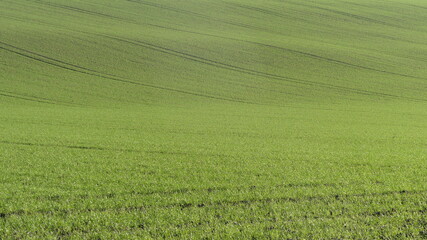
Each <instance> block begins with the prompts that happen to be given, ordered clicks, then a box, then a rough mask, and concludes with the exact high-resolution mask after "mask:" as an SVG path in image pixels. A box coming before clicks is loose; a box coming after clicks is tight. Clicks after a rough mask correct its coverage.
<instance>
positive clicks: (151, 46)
mask: <svg viewBox="0 0 427 240" xmlns="http://www.w3.org/2000/svg"><path fill="white" fill-rule="evenodd" d="M102 36H104V37H108V38H111V39H115V40H118V41H122V42H127V43H129V44H133V45H139V46H142V47H145V48H148V49H151V50H154V51H158V52H162V53H165V54H169V55H173V56H177V57H181V58H184V59H187V60H191V61H195V62H198V63H202V64H206V65H210V66H213V67H217V68H222V69H227V70H231V71H235V72H239V73H244V74H248V75H252V76H258V77H264V78H267V79H275V80H281V81H286V82H291V83H297V84H302V85H309V86H316V87H323V88H328V89H333V90H336V91H344V92H352V93H357V94H362V95H373V96H380V97H390V98H397V99H407V100H413V101H423V102H424V101H427V100H426V99H422V98H412V97H404V96H397V95H393V94H387V93H381V92H375V91H369V90H363V89H356V88H350V87H344V86H338V85H333V84H327V83H320V82H314V81H309V80H302V79H297V78H292V77H285V76H280V75H276V74H271V73H266V72H260V71H256V70H251V69H247V68H243V67H239V66H235V65H231V64H227V63H222V62H218V61H215V60H210V59H206V58H203V57H199V56H195V55H192V54H188V53H184V52H179V51H175V50H173V49H169V48H165V47H161V46H157V45H154V44H152V43H148V42H144V41H140V40H131V39H124V38H119V37H113V36H107V35H102Z"/></svg>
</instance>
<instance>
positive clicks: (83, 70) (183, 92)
mask: <svg viewBox="0 0 427 240" xmlns="http://www.w3.org/2000/svg"><path fill="white" fill-rule="evenodd" d="M0 49H3V50H5V51H8V52H11V53H14V54H17V55H20V56H22V57H26V58H29V59H32V60H35V61H38V62H41V63H44V64H48V65H51V66H54V67H58V68H62V69H65V70H69V71H73V72H77V73H82V74H86V75H90V76H95V77H99V78H104V79H109V80H113V81H117V82H121V83H128V84H134V85H139V86H143V87H150V88H155V89H159V90H166V91H171V92H176V93H182V94H187V95H192V96H197V97H204V98H210V99H216V100H222V101H229V102H238V103H247V104H259V103H255V102H250V101H245V100H241V99H233V98H225V97H220V96H214V95H207V94H202V93H196V92H190V91H186V90H180V89H174V88H169V87H162V86H156V85H152V84H146V83H141V82H135V81H132V80H128V79H125V78H119V77H115V76H112V75H107V76H104V75H102V74H101V73H99V72H91V71H90V70H88V69H87V68H81V67H80V69H79V67H75V68H77V69H75V68H73V67H74V65H69V64H65V62H62V61H61V62H55V61H53V60H51V61H48V60H46V59H43V58H41V57H40V56H39V57H34V56H31V55H28V54H24V53H20V52H18V51H15V50H11V49H7V48H5V47H1V46H0ZM49 60H50V59H49ZM61 63H63V64H61ZM64 65H65V66H64Z"/></svg>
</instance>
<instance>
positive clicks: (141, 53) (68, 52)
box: [1, 1, 427, 105]
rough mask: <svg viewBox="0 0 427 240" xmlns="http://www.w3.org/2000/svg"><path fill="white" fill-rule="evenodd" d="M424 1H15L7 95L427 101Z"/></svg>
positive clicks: (5, 11)
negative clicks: (404, 2) (426, 88)
mask: <svg viewBox="0 0 427 240" xmlns="http://www.w3.org/2000/svg"><path fill="white" fill-rule="evenodd" d="M417 4H418V5H417ZM420 4H421V3H414V4H406V5H404V4H402V3H399V2H396V3H387V4H385V3H384V4H381V2H378V3H369V2H367V3H365V4H363V3H358V4H356V3H352V2H349V3H345V2H343V3H336V4H335V3H334V4H331V3H328V2H322V3H321V4H319V3H313V2H305V3H300V2H286V3H282V2H274V1H257V2H253V3H245V2H233V1H228V2H227V1H223V2H210V1H205V2H199V1H197V2H194V1H186V2H185V3H171V2H170V1H165V2H162V1H160V2H146V1H120V2H114V3H109V4H106V3H102V2H99V1H89V2H84V3H83V2H71V3H65V2H61V1H55V2H45V1H20V2H9V1H5V2H3V3H2V5H5V6H4V7H3V8H2V25H3V26H4V27H3V28H4V30H3V32H4V34H2V39H1V40H2V41H1V45H2V46H1V47H2V55H4V57H2V58H3V59H4V60H3V61H4V65H2V68H4V69H5V70H4V71H2V72H3V74H5V77H4V78H5V79H6V80H5V81H7V82H5V83H4V84H5V85H6V86H8V88H7V89H5V90H4V91H5V92H4V93H3V94H7V93H9V94H16V95H19V96H21V95H29V94H32V95H34V94H35V93H36V95H35V97H38V96H41V95H43V96H45V97H49V99H51V100H52V101H66V102H75V103H80V104H83V105H106V104H107V105H109V104H120V103H124V104H128V103H129V101H130V102H136V103H147V102H159V101H166V100H167V99H172V100H170V101H172V102H176V101H175V99H176V98H177V97H178V98H180V99H181V100H182V101H185V100H188V99H199V98H200V97H202V96H205V98H212V97H216V98H223V99H227V100H229V101H233V100H237V101H247V102H255V103H266V104H276V105H277V104H279V105H280V103H282V102H283V101H297V102H300V101H313V100H315V101H324V100H326V101H330V100H333V101H345V100H347V99H366V98H367V96H368V97H369V98H368V99H370V100H372V99H373V100H391V99H398V100H400V99H402V98H403V99H407V100H418V101H424V100H426V99H425V93H424V92H425V91H423V90H424V89H425V81H426V77H425V75H426V70H425V68H424V66H425V61H426V60H427V59H426V57H425V56H426V51H427V49H426V44H425V43H424V41H422V39H425V38H426V37H427V36H426V35H427V33H426V31H427V30H426V28H425V25H424V22H425V20H426V17H425V14H424V13H425V11H423V9H422V8H421V7H422V6H423V5H420ZM380 6H382V7H380ZM403 13H407V14H403ZM24 66H25V67H24ZM16 68H20V69H22V71H19V72H18V73H16V71H15V69H16ZM24 69H25V71H24ZM35 73H36V74H35ZM42 73H44V74H42ZM46 73H48V74H46ZM58 78H60V79H63V80H60V81H58ZM24 79H25V80H26V81H24ZM28 84H31V85H32V87H31V92H28V90H25V89H27V86H28ZM46 88H47V89H51V88H52V90H51V91H47V92H48V94H49V95H48V96H46V94H47V93H46V91H45V89H46ZM37 90H38V91H37ZM141 93H142V94H141ZM141 95H143V96H144V97H142V96H141ZM165 95H168V96H172V97H171V98H168V97H166V96H165ZM195 96H196V98H194V97H195ZM4 97H5V96H4ZM159 99H161V100H159ZM207 100H209V99H207Z"/></svg>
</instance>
